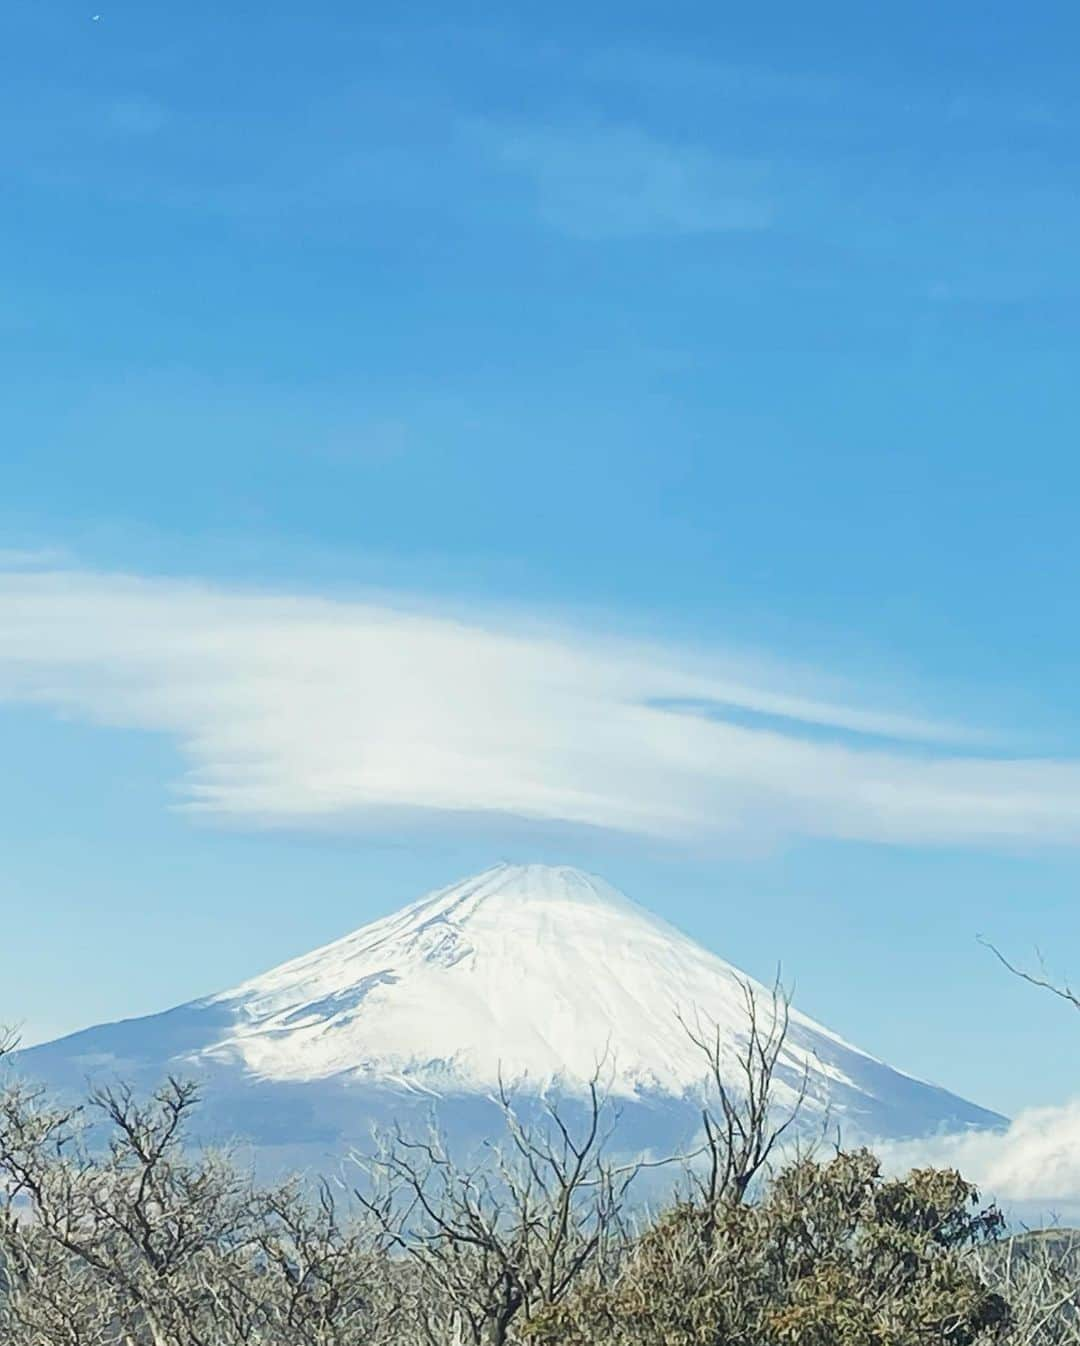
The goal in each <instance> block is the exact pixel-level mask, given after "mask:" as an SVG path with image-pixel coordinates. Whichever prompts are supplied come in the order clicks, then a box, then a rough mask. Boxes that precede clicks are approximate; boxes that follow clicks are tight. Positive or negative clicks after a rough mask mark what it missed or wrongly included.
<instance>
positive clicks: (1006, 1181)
mask: <svg viewBox="0 0 1080 1346" xmlns="http://www.w3.org/2000/svg"><path fill="white" fill-rule="evenodd" d="M875 1148H876V1150H877V1152H878V1153H879V1154H880V1156H881V1158H882V1160H883V1161H884V1163H885V1164H886V1166H887V1167H888V1168H889V1169H890V1170H891V1171H893V1172H904V1171H907V1170H908V1169H910V1168H916V1167H920V1166H923V1165H933V1166H934V1167H947V1168H955V1169H958V1170H959V1171H960V1172H961V1173H962V1174H963V1175H964V1177H965V1178H967V1179H968V1180H969V1181H970V1182H974V1183H975V1184H976V1186H978V1188H979V1190H980V1192H981V1193H982V1195H983V1196H984V1197H985V1198H986V1199H988V1200H989V1199H993V1200H996V1201H1000V1202H1002V1203H1003V1204H1006V1205H1009V1206H1020V1207H1038V1208H1040V1209H1041V1210H1042V1212H1043V1213H1048V1212H1051V1211H1056V1212H1058V1213H1063V1212H1064V1211H1065V1210H1067V1209H1072V1210H1075V1209H1077V1208H1080V1100H1075V1101H1073V1102H1072V1103H1068V1104H1066V1105H1065V1106H1064V1107H1047V1108H1032V1109H1030V1110H1029V1111H1027V1112H1023V1113H1021V1114H1020V1116H1019V1117H1017V1118H1016V1120H1015V1121H1014V1122H1013V1123H1012V1125H1011V1126H1010V1127H1009V1129H1008V1130H1007V1131H1005V1132H1002V1133H1000V1134H997V1135H995V1134H993V1133H992V1132H970V1133H967V1134H964V1135H955V1136H941V1137H938V1138H936V1139H932V1140H919V1141H905V1142H903V1143H893V1144H889V1143H884V1144H881V1145H878V1146H876V1147H875Z"/></svg>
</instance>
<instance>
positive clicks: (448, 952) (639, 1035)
mask: <svg viewBox="0 0 1080 1346" xmlns="http://www.w3.org/2000/svg"><path fill="white" fill-rule="evenodd" d="M747 986H749V988H750V992H751V994H752V996H753V997H754V1000H755V1002H756V1003H757V1005H758V1006H759V1009H760V1012H761V1014H762V1015H764V1016H766V1019H767V1016H768V1015H769V1014H771V992H770V991H769V990H768V989H767V988H765V987H763V986H761V985H760V984H758V983H755V982H752V981H751V980H750V979H749V978H746V977H744V976H743V975H742V974H741V973H739V972H738V971H737V969H735V968H734V967H732V966H731V965H730V964H728V963H725V962H724V961H723V960H722V959H720V958H718V957H716V956H715V955H714V954H712V953H710V952H709V951H708V950H706V949H705V948H703V947H702V946H701V945H699V944H697V943H695V942H694V941H693V940H691V939H689V938H688V937H687V936H686V935H684V934H682V933H681V932H680V931H678V930H676V929H675V928H674V927H672V926H671V925H669V924H668V923H667V922H666V921H663V920H661V919H660V918H659V917H657V916H655V915H653V914H652V913H650V912H649V911H647V910H646V909H645V908H643V907H641V906H638V905H637V904H636V903H635V902H632V901H631V900H630V899H629V898H627V897H625V896H623V894H621V893H619V892H618V891H617V890H616V889H614V888H612V887H611V886H610V885H609V884H607V883H605V882H604V881H603V880H602V879H599V878H596V877H594V876H593V875H590V874H586V873H584V872H582V871H581V870H577V869H572V868H568V867H564V866H555V867H553V866H547V865H499V866H496V867H495V868H494V869H489V870H486V871H485V872H484V873H482V874H478V875H476V876H475V877H473V878H469V879H466V880H464V881H462V882H460V883H456V884H453V885H451V886H450V887H448V888H443V889H440V890H439V891H437V892H434V893H431V894H429V895H428V896H426V897H424V898H421V899H420V901H418V902H415V903H413V904H412V905H410V906H407V907H404V908H403V909H402V910H400V911H398V912H396V913H395V914H393V915H391V916H387V917H385V918H384V919H382V920H379V921H375V922H374V923H372V924H370V925H367V926H364V927H363V928H362V929H360V930H357V931H356V932H355V933H353V934H351V935H347V936H345V938H343V939H340V940H337V941H336V942H335V943H333V944H328V945H326V946H325V947H323V948H321V949H317V950H315V951H314V952H313V953H309V954H305V955H304V956H303V957H301V958H297V959H295V960H293V961H291V962H288V963H284V964H282V965H281V966H280V967H277V968H274V969H273V970H272V971H270V972H266V973H263V974H262V975H261V976H257V977H254V978H252V979H251V980H250V981H246V982H243V983H241V984H240V985H239V986H236V987H234V988H232V989H231V990H228V991H224V992H222V993H221V994H219V995H214V996H210V997H207V998H206V999H203V1000H197V1001H193V1002H191V1003H189V1004H187V1005H182V1006H180V1007H178V1008H177V1009H174V1010H169V1011H166V1012H165V1013H163V1014H159V1015H153V1016H150V1017H147V1018H142V1019H133V1020H126V1021H123V1022H121V1023H116V1024H106V1025H102V1026H100V1027H97V1028H91V1029H87V1030H85V1031H84V1032H81V1033H76V1034H73V1035H72V1036H70V1037H67V1038H63V1039H59V1040H58V1041H56V1042H53V1043H48V1044H45V1045H43V1046H40V1047H36V1048H31V1049H28V1050H26V1051H24V1052H21V1053H19V1054H18V1057H17V1058H16V1060H17V1062H18V1063H20V1064H21V1066H22V1068H23V1069H24V1070H25V1071H26V1072H27V1073H28V1074H31V1075H34V1076H36V1077H38V1078H41V1079H44V1080H45V1082H46V1083H53V1084H55V1085H57V1086H59V1087H61V1088H72V1087H74V1086H75V1085H76V1084H77V1083H79V1082H83V1081H85V1078H86V1077H87V1076H101V1075H110V1076H114V1077H115V1076H119V1077H122V1078H127V1079H129V1080H133V1081H134V1082H136V1083H139V1084H143V1085H146V1084H149V1083H152V1082H156V1080H158V1079H160V1078H161V1076H163V1075H164V1074H165V1073H166V1072H170V1071H171V1072H172V1073H174V1074H176V1073H179V1074H184V1073H187V1074H196V1075H201V1076H203V1077H204V1078H205V1080H206V1096H207V1103H208V1110H209V1116H210V1118H211V1119H216V1120H215V1125H217V1126H218V1127H219V1129H220V1128H222V1127H227V1128H228V1130H229V1131H230V1132H231V1133H234V1134H235V1133H237V1132H239V1133H240V1134H243V1135H247V1136H249V1137H251V1139H253V1140H254V1141H255V1142H256V1143H257V1144H260V1145H269V1144H284V1145H304V1144H307V1143H309V1142H310V1141H312V1140H313V1139H315V1140H317V1141H318V1142H319V1143H320V1144H328V1145H330V1147H331V1148H333V1146H334V1144H335V1143H338V1142H348V1140H349V1139H350V1132H352V1133H354V1135H355V1136H356V1137H359V1136H361V1135H363V1133H364V1131H365V1129H366V1128H365V1117H366V1116H367V1115H370V1116H371V1117H372V1118H385V1117H386V1116H389V1115H394V1114H400V1113H402V1112H408V1111H409V1110H410V1109H411V1108H413V1107H415V1106H417V1100H422V1101H423V1102H424V1106H427V1105H428V1104H429V1103H430V1100H431V1098H432V1097H433V1096H434V1097H436V1098H438V1099H440V1100H441V1103H440V1115H443V1116H444V1117H445V1116H447V1115H458V1114H460V1116H461V1117H463V1118H464V1117H465V1116H466V1115H467V1116H469V1117H472V1118H474V1119H475V1115H476V1114H475V1108H470V1106H469V1104H470V1102H471V1103H472V1104H476V1103H479V1102H483V1101H484V1100H486V1099H488V1098H489V1097H490V1095H491V1093H492V1091H493V1090H494V1089H495V1088H496V1087H497V1085H498V1082H499V1081H500V1079H501V1080H502V1081H504V1082H506V1083H507V1084H509V1085H511V1086H513V1087H514V1088H515V1089H516V1090H517V1091H518V1092H519V1093H521V1092H524V1093H525V1094H526V1095H528V1094H530V1093H532V1094H539V1093H542V1092H544V1091H548V1090H551V1089H557V1090H558V1091H559V1092H560V1093H562V1094H564V1095H570V1096H573V1095H574V1094H576V1093H581V1092H582V1091H583V1090H584V1089H585V1088H586V1086H587V1084H588V1082H589V1080H590V1079H591V1078H592V1077H593V1076H594V1074H595V1073H596V1072H597V1069H598V1067H599V1068H601V1074H602V1078H603V1079H604V1080H605V1081H606V1082H607V1083H608V1084H609V1087H610V1090H611V1092H612V1093H613V1094H614V1095H616V1096H617V1097H618V1098H619V1100H620V1102H621V1104H622V1106H623V1110H624V1113H625V1110H626V1108H627V1107H629V1108H631V1110H633V1109H635V1108H636V1109H639V1110H640V1112H641V1116H640V1117H639V1118H638V1119H637V1121H638V1122H640V1124H641V1125H640V1126H638V1125H637V1124H636V1123H635V1124H634V1127H633V1129H634V1130H635V1131H639V1132H640V1133H641V1135H642V1136H643V1137H644V1138H646V1140H647V1141H648V1143H656V1144H659V1143H662V1141H663V1139H664V1138H663V1137H661V1136H655V1137H654V1136H653V1135H652V1134H651V1132H650V1127H651V1128H652V1129H653V1130H656V1129H658V1128H660V1129H665V1130H666V1129H668V1128H669V1127H670V1126H672V1125H674V1124H676V1122H678V1119H680V1118H681V1119H682V1121H681V1123H680V1124H681V1125H683V1126H684V1127H685V1125H686V1124H687V1122H688V1120H689V1119H690V1118H691V1117H692V1116H693V1115H694V1114H695V1112H696V1103H695V1099H696V1097H697V1094H698V1090H699V1089H700V1085H701V1081H702V1077H703V1061H702V1057H701V1054H700V1052H699V1050H698V1049H697V1048H696V1047H695V1046H694V1045H693V1043H692V1042H691V1041H690V1039H689V1038H688V1036H687V1033H686V1031H685V1029H684V1027H683V1025H682V1023H681V1022H680V1019H684V1020H687V1019H688V1020H695V1019H697V1020H699V1021H700V1022H701V1023H704V1024H708V1025H710V1026H712V1025H715V1027H716V1028H717V1029H718V1031H719V1038H720V1042H721V1048H722V1055H723V1059H724V1060H725V1061H727V1062H728V1063H729V1065H730V1067H731V1069H732V1072H733V1078H734V1071H735V1070H736V1068H737V1062H738V1054H739V1051H740V1048H741V1045H742V1043H743V1042H744V1041H745V1035H746V1029H747V1016H746V1000H745V994H746V993H745V989H744V988H745V987H747ZM804 1072H805V1073H806V1076H807V1078H808V1081H809V1095H808V1103H807V1108H808V1115H809V1116H813V1115H814V1114H821V1113H822V1112H824V1110H826V1109H828V1111H829V1115H830V1117H831V1119H832V1122H833V1123H834V1124H836V1125H840V1126H842V1127H843V1128H844V1130H845V1132H846V1133H847V1134H848V1135H849V1136H858V1137H874V1136H876V1137H889V1138H899V1137H911V1136H918V1135H924V1134H928V1133H932V1132H938V1131H943V1130H956V1129H963V1128H967V1127H973V1126H974V1127H990V1126H997V1125H1000V1124H1002V1122H1003V1120H1004V1119H1002V1118H1000V1117H998V1116H996V1115H995V1114H993V1113H990V1112H987V1111H985V1110H984V1109H982V1108H979V1107H976V1106H975V1105H974V1104H971V1103H967V1102H965V1101H964V1100H962V1099H959V1098H957V1097H955V1096H954V1095H952V1094H949V1093H947V1092H946V1091H945V1090H943V1089H940V1088H937V1087H935V1086H933V1085H929V1084H924V1083H922V1082H921V1081H918V1080H915V1079H912V1078H911V1077H910V1076H908V1075H904V1074H901V1073H900V1072H898V1071H895V1070H892V1069H890V1068H889V1067H888V1066H886V1065H884V1064H883V1063H882V1062H880V1061H878V1060H875V1059H874V1058H873V1057H871V1056H869V1055H867V1054H866V1053H864V1052H862V1051H860V1050H858V1049H857V1048H856V1047H853V1046H851V1045H850V1044H849V1043H847V1042H845V1041H844V1040H843V1039H841V1038H839V1037H837V1036H836V1035H835V1034H834V1033H831V1032H830V1031H829V1030H828V1029H825V1028H823V1027H821V1026H820V1025H819V1024H816V1023H814V1022H813V1021H812V1020H811V1019H808V1018H806V1017H805V1016H804V1015H802V1014H799V1013H798V1012H796V1011H795V1010H792V1012H791V1022H790V1030H789V1034H788V1038H787V1041H786V1044H785V1050H784V1054H783V1056H782V1057H781V1060H780V1062H779V1067H778V1090H779V1094H780V1098H781V1101H782V1099H783V1096H784V1094H785V1093H786V1094H787V1095H788V1096H789V1097H791V1096H792V1094H793V1091H794V1089H795V1088H797V1087H798V1085H799V1082H800V1081H801V1080H802V1078H803V1074H804Z"/></svg>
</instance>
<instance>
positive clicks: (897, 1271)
mask: <svg viewBox="0 0 1080 1346" xmlns="http://www.w3.org/2000/svg"><path fill="white" fill-rule="evenodd" d="M1000 1226H1001V1217H1000V1215H999V1214H998V1213H997V1212H996V1211H995V1210H993V1209H989V1210H979V1209H978V1208H977V1194H976V1193H975V1191H974V1189H973V1188H972V1187H970V1186H969V1185H968V1184H967V1183H965V1182H964V1181H963V1179H962V1178H961V1177H960V1176H959V1175H958V1174H956V1173H953V1172H947V1171H946V1172H941V1171H934V1170H925V1171H922V1172H916V1173H912V1174H911V1175H910V1176H909V1177H908V1178H906V1179H903V1180H894V1181H887V1180H885V1179H883V1177H882V1175H881V1171H880V1167H879V1165H878V1163H877V1160H876V1159H875V1158H874V1157H873V1155H871V1154H869V1153H868V1152H866V1151H859V1152H856V1153H852V1154H838V1155H837V1156H836V1157H835V1158H834V1159H832V1160H831V1161H830V1162H828V1163H818V1162H815V1161H813V1160H810V1159H803V1160H800V1161H798V1162H796V1163H794V1164H793V1165H791V1166H790V1167H788V1168H787V1169H785V1170H784V1171H783V1172H782V1173H781V1174H780V1175H779V1177H777V1178H776V1179H775V1181H773V1182H772V1183H771V1184H769V1185H768V1186H767V1188H766V1190H765V1192H764V1194H763V1196H762V1198H761V1200H760V1201H758V1202H757V1203H754V1204H746V1203H743V1202H741V1201H731V1200H728V1201H725V1202H724V1203H723V1204H722V1206H721V1207H720V1209H718V1210H710V1209H708V1208H707V1207H704V1206H702V1205H700V1204H684V1205H682V1206H679V1207H677V1208H676V1209H674V1210H672V1211H670V1212H668V1213H667V1214H666V1215H664V1216H662V1217H661V1218H660V1219H659V1220H658V1221H657V1222H656V1223H655V1224H654V1225H653V1226H652V1227H651V1228H650V1229H648V1230H646V1232H645V1233H644V1234H643V1235H642V1236H641V1237H640V1239H638V1240H637V1242H636V1244H635V1245H634V1246H633V1247H632V1248H630V1249H629V1250H628V1252H627V1255H626V1257H625V1259H624V1261H623V1264H622V1265H621V1266H620V1267H619V1268H618V1269H617V1270H616V1272H615V1274H614V1276H612V1277H610V1279H604V1278H598V1277H593V1278H591V1280H590V1281H587V1282H584V1283H582V1284H581V1285H580V1286H579V1287H578V1288H577V1292H576V1293H575V1295H574V1296H573V1298H572V1299H570V1300H568V1301H567V1302H565V1303H564V1304H562V1305H559V1306H557V1307H555V1308H553V1309H552V1310H551V1311H549V1312H548V1313H546V1314H545V1315H544V1316H543V1317H542V1318H540V1319H539V1320H538V1321H537V1322H536V1323H535V1324H534V1325H533V1326H532V1327H531V1329H530V1337H531V1339H532V1340H533V1341H535V1342H537V1343H545V1344H546V1343H551V1344H552V1346H554V1343H559V1346H598V1344H599V1343H604V1346H657V1343H664V1346H916V1343H926V1342H935V1343H938V1342H949V1343H956V1344H957V1346H975V1343H979V1342H989V1341H992V1340H995V1339H999V1338H1000V1337H1001V1336H1002V1334H1003V1332H1004V1330H1005V1328H1006V1327H1007V1325H1008V1320H1009V1314H1008V1307H1007V1305H1006V1303H1005V1300H1004V1299H1003V1298H1002V1297H1001V1296H1000V1295H998V1294H996V1293H995V1292H994V1291H993V1290H992V1289H991V1287H990V1285H989V1284H988V1283H987V1281H986V1280H985V1279H984V1278H983V1276H982V1275H980V1273H979V1271H978V1269H977V1268H976V1267H975V1265H974V1264H973V1263H972V1261H971V1259H970V1258H969V1257H968V1256H967V1250H968V1249H970V1248H971V1247H972V1246H977V1245H979V1244H981V1243H983V1242H985V1241H987V1240H989V1239H992V1238H993V1237H994V1236H995V1235H996V1234H997V1232H998V1230H999V1228H1000Z"/></svg>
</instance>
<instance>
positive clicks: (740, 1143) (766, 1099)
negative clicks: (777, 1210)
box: [679, 974, 809, 1210]
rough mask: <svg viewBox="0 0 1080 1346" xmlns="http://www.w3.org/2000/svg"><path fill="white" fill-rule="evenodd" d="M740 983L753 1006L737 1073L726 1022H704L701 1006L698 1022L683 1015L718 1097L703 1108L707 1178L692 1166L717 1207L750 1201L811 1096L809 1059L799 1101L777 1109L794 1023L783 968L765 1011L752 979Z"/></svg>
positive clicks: (709, 1203) (710, 1205)
mask: <svg viewBox="0 0 1080 1346" xmlns="http://www.w3.org/2000/svg"><path fill="white" fill-rule="evenodd" d="M739 986H740V989H741V991H742V996H743V1003H744V1006H745V1012H746V1036H745V1039H744V1040H743V1043H742V1045H741V1047H740V1050H739V1052H738V1053H737V1056H736V1060H735V1063H734V1066H735V1069H734V1072H732V1071H731V1069H730V1063H729V1060H728V1057H727V1056H726V1054H725V1052H724V1035H723V1032H722V1030H721V1027H720V1025H719V1024H718V1023H716V1022H715V1021H714V1022H712V1023H709V1022H708V1021H703V1020H702V1017H701V1015H700V1013H698V1014H695V1016H694V1020H693V1022H690V1021H688V1020H687V1019H686V1018H684V1017H683V1016H682V1015H681V1014H680V1016H679V1022H680V1023H681V1024H682V1026H683V1029H684V1031H685V1032H686V1034H687V1036H688V1037H689V1039H690V1041H691V1042H692V1043H693V1044H694V1045H695V1046H696V1047H697V1048H698V1049H699V1050H700V1052H701V1054H702V1056H703V1057H704V1060H705V1063H706V1066H707V1084H708V1088H709V1092H710V1094H711V1096H712V1099H713V1100H714V1101H713V1102H712V1104H710V1103H709V1102H708V1101H707V1102H706V1104H705V1106H704V1107H703V1108H702V1111H701V1120H702V1126H703V1129H704V1134H705V1142H704V1146H703V1150H702V1151H700V1152H699V1153H701V1154H703V1155H704V1157H705V1159H706V1168H705V1174H704V1177H702V1176H700V1174H699V1173H698V1171H697V1169H696V1168H694V1167H693V1166H691V1167H690V1168H689V1169H688V1172H689V1174H690V1176H691V1181H692V1183H693V1185H694V1187H695V1189H696V1192H697V1196H698V1198H699V1199H700V1200H701V1201H702V1202H703V1203H704V1205H705V1208H706V1209H707V1210H714V1209H715V1208H716V1207H717V1205H718V1204H719V1203H721V1202H723V1201H733V1202H736V1203H737V1202H741V1201H743V1200H745V1198H746V1195H747V1191H748V1189H749V1188H750V1186H751V1184H752V1183H753V1181H754V1179H755V1178H756V1177H757V1176H758V1174H759V1173H760V1172H761V1171H762V1169H764V1168H765V1166H766V1165H767V1164H768V1162H769V1159H770V1157H771V1156H772V1155H773V1153H774V1151H775V1149H776V1146H777V1144H778V1143H779V1141H780V1140H781V1138H782V1137H783V1136H784V1134H785V1132H787V1131H788V1130H789V1129H790V1128H791V1127H792V1126H793V1125H794V1123H795V1122H796V1120H797V1119H798V1116H799V1114H800V1112H801V1111H802V1107H803V1104H804V1102H805V1101H806V1095H807V1087H808V1080H809V1067H808V1066H807V1065H805V1064H804V1067H803V1072H802V1077H801V1079H800V1080H799V1083H798V1085H797V1086H796V1090H795V1097H794V1100H793V1101H792V1102H791V1103H790V1104H789V1105H788V1106H787V1107H786V1108H785V1109H784V1110H783V1111H782V1112H778V1111H777V1108H776V1099H775V1084H776V1071H777V1065H778V1063H779V1061H780V1058H781V1055H782V1053H783V1051H784V1046H785V1043H786V1042H787V1038H788V1030H789V1027H790V1023H791V997H790V994H789V993H788V992H787V991H786V990H785V989H784V987H783V985H782V983H781V980H780V977H779V974H777V978H776V981H775V982H774V984H773V987H772V990H771V993H770V998H769V1004H768V1008H767V1010H766V1011H765V1013H764V1014H762V1010H761V1007H760V1006H759V1004H758V996H757V994H756V992H755V988H754V985H753V983H752V982H750V981H748V980H745V979H740V981H739ZM732 1075H733V1076H734V1078H732Z"/></svg>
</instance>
